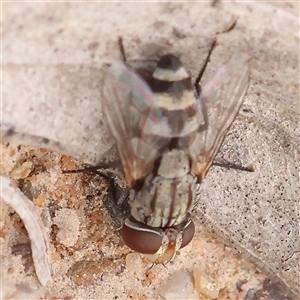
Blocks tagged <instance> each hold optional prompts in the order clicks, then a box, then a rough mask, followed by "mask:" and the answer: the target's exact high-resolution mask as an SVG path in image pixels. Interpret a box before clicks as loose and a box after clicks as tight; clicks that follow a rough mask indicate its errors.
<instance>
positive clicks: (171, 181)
mask: <svg viewBox="0 0 300 300" xmlns="http://www.w3.org/2000/svg"><path fill="white" fill-rule="evenodd" d="M195 188H196V178H195V177H194V176H193V175H192V174H190V167H189V156H188V154H187V153H186V151H185V150H184V149H172V150H169V151H165V152H164V153H163V155H162V158H161V161H160V165H159V167H158V170H157V174H153V173H150V174H149V175H148V176H147V177H146V178H145V180H144V183H143V185H142V187H141V188H140V189H139V190H138V191H137V192H136V194H135V197H134V199H133V200H132V202H131V207H132V208H131V215H132V216H133V218H134V219H136V220H138V221H139V222H143V223H144V224H146V225H148V226H151V227H161V228H164V227H170V226H173V225H177V224H180V223H182V222H183V221H184V220H185V219H186V217H187V215H188V214H189V213H190V211H191V209H192V207H193V204H194V201H195Z"/></svg>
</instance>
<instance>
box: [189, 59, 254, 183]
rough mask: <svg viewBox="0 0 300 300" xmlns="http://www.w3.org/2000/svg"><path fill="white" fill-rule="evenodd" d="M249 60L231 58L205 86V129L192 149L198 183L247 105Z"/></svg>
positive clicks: (198, 133)
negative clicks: (242, 108) (244, 103)
mask: <svg viewBox="0 0 300 300" xmlns="http://www.w3.org/2000/svg"><path fill="white" fill-rule="evenodd" d="M248 61H249V57H241V58H238V59H236V57H235V58H233V59H231V60H230V61H229V62H228V63H227V64H225V65H224V66H222V67H221V68H220V69H219V70H218V71H217V72H216V73H215V75H214V76H213V77H212V78H211V79H210V80H207V81H206V82H204V84H203V86H202V91H201V95H200V99H199V100H200V103H201V105H202V111H203V115H204V120H205V122H204V123H205V124H204V125H205V126H204V127H205V129H204V130H203V128H201V130H199V131H198V132H197V133H196V137H195V139H194V141H193V143H192V144H191V145H190V148H189V151H190V155H191V157H192V159H193V166H192V171H193V173H194V174H195V175H197V177H198V182H201V180H202V179H203V178H204V176H205V175H206V173H207V171H208V169H209V167H210V165H211V163H212V162H213V160H214V158H215V156H216V154H217V152H218V150H219V148H220V147H221V145H222V142H223V140H224V138H225V136H226V133H227V131H228V129H229V128H230V126H231V124H232V122H233V121H234V119H235V117H236V115H237V113H238V111H239V109H240V107H241V105H242V103H243V100H244V96H245V93H246V91H247V87H248V78H249V70H248Z"/></svg>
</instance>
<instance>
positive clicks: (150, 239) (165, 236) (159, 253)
mask: <svg viewBox="0 0 300 300" xmlns="http://www.w3.org/2000/svg"><path fill="white" fill-rule="evenodd" d="M194 232H195V226H194V223H193V221H192V220H191V219H187V220H186V221H184V222H182V223H181V224H179V225H177V226H172V227H166V228H155V227H150V226H147V225H146V224H144V223H141V222H138V221H136V220H135V219H133V218H130V219H127V220H126V221H125V223H124V225H123V227H122V229H121V231H120V233H121V236H122V238H123V240H124V242H125V244H126V245H127V246H128V247H129V248H130V249H132V250H134V251H136V252H139V253H142V254H146V255H147V258H148V259H149V260H151V261H154V262H155V263H163V262H167V261H170V260H172V259H173V258H174V256H175V255H176V253H177V251H178V250H179V249H181V248H183V247H185V246H186V245H188V244H189V242H190V241H191V240H192V239H193V236H194Z"/></svg>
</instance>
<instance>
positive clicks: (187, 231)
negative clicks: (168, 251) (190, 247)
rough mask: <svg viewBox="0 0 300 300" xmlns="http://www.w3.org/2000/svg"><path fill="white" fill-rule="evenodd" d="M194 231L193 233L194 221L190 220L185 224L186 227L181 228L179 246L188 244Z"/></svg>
mask: <svg viewBox="0 0 300 300" xmlns="http://www.w3.org/2000/svg"><path fill="white" fill-rule="evenodd" d="M194 233H195V225H194V222H193V221H192V220H191V221H190V223H189V224H188V225H187V227H186V228H184V229H183V233H182V243H181V246H180V248H183V247H185V246H186V245H187V244H189V242H190V241H191V240H192V239H193V236H194Z"/></svg>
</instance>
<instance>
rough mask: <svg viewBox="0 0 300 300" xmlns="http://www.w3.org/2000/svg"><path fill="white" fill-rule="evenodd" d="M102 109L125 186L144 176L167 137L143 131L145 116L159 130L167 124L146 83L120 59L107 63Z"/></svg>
mask: <svg viewBox="0 0 300 300" xmlns="http://www.w3.org/2000/svg"><path fill="white" fill-rule="evenodd" d="M103 112H104V115H105V118H106V120H107V124H108V128H109V131H110V133H111V134H112V136H113V137H114V139H115V141H116V144H117V147H118V151H119V155H120V158H121V161H122V164H123V170H124V173H125V178H126V181H127V183H128V185H129V186H132V185H133V184H134V183H135V181H137V180H139V179H141V178H143V177H145V175H146V174H148V173H149V172H150V171H151V169H152V167H153V162H154V161H155V160H156V158H157V157H159V155H160V153H159V150H160V149H161V148H162V147H163V146H164V145H165V144H166V143H167V141H168V140H169V139H168V138H161V137H159V136H155V135H152V134H148V135H147V134H145V132H144V128H145V123H146V122H147V121H148V119H149V117H150V118H151V120H152V121H153V122H155V123H161V124H160V126H162V130H163V131H167V128H163V127H167V126H168V125H167V124H166V123H165V122H161V120H162V112H161V110H160V109H158V108H156V107H155V106H154V96H153V93H152V92H151V90H150V89H149V87H148V85H147V84H146V83H145V82H144V81H143V80H142V79H141V77H139V75H137V74H136V73H135V72H134V71H133V70H132V69H131V68H130V67H128V66H126V65H125V64H124V63H122V62H117V61H115V62H111V63H110V64H109V65H108V72H107V76H106V78H105V82H104V87H103Z"/></svg>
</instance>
